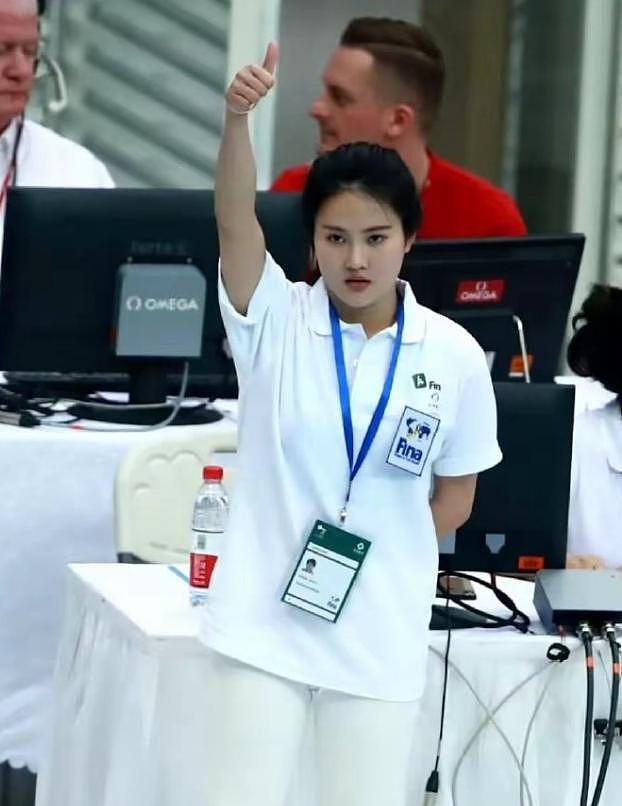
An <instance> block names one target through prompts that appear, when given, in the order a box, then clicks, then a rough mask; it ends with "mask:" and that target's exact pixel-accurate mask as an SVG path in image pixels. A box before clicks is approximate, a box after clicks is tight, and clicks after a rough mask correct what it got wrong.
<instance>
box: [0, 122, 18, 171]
mask: <svg viewBox="0 0 622 806" xmlns="http://www.w3.org/2000/svg"><path fill="white" fill-rule="evenodd" d="M18 121H19V119H18V118H13V120H12V121H11V122H10V123H9V125H8V126H7V128H6V129H5V130H4V131H3V132H2V134H0V160H2V162H4V163H5V164H7V165H8V163H9V160H10V159H11V157H12V156H13V149H14V148H15V139H16V138H17V129H18V125H19V124H18Z"/></svg>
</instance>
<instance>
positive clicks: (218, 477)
mask: <svg viewBox="0 0 622 806" xmlns="http://www.w3.org/2000/svg"><path fill="white" fill-rule="evenodd" d="M222 476H223V470H222V467H219V466H217V465H208V466H207V467H204V468H203V484H202V485H201V487H200V489H199V492H198V494H197V498H196V501H195V503H194V514H193V516H192V551H191V552H190V604H191V605H193V606H195V605H201V604H205V602H206V601H207V597H208V591H209V586H210V581H211V578H212V574H213V573H214V568H215V567H216V563H217V562H218V555H219V553H220V544H221V541H222V536H223V533H224V531H225V529H226V528H227V519H228V516H229V499H228V498H227V493H226V492H225V489H224V487H223V486H222Z"/></svg>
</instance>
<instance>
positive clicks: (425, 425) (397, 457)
mask: <svg viewBox="0 0 622 806" xmlns="http://www.w3.org/2000/svg"><path fill="white" fill-rule="evenodd" d="M440 423H441V421H440V420H439V419H438V418H437V417H432V416H431V415H430V414H424V413H423V412H422V411H417V410H416V409H411V408H409V407H408V406H406V407H405V408H404V413H403V414H402V417H401V419H400V422H399V425H398V427H397V431H396V432H395V436H394V438H393V442H392V444H391V450H390V451H389V455H388V457H387V463H388V464H390V465H394V466H395V467H399V468H400V469H401V470H406V471H407V472H408V473H412V474H413V475H415V476H420V475H421V474H422V473H423V469H424V467H425V464H426V462H427V461H428V456H429V453H430V450H431V448H432V443H433V442H434V437H435V436H436V432H437V431H438V427H439V425H440Z"/></svg>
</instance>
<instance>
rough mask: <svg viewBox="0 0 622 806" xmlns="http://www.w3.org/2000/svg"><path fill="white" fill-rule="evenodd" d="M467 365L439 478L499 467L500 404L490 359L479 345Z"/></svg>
mask: <svg viewBox="0 0 622 806" xmlns="http://www.w3.org/2000/svg"><path fill="white" fill-rule="evenodd" d="M468 358H469V359H470V360H468V361H467V362H465V363H466V364H467V366H468V367H469V370H468V371H467V373H466V375H465V377H464V378H463V379H461V382H460V383H459V391H458V401H457V404H456V416H455V419H454V423H453V427H452V428H451V430H450V431H449V433H448V434H447V436H446V438H445V441H444V443H443V446H442V448H441V451H440V453H439V455H438V457H437V458H436V461H435V462H434V466H433V472H434V474H435V475H436V476H468V475H471V474H473V473H480V472H481V471H482V470H487V469H488V468H490V467H494V465H496V464H498V463H499V462H500V461H501V459H502V454H501V451H500V449H499V444H498V442H497V404H496V400H495V393H494V389H493V385H492V379H491V377H490V371H489V370H488V365H487V363H486V358H485V355H484V353H483V351H482V350H481V348H480V347H479V346H478V345H473V349H472V353H471V354H470V355H469V357H468Z"/></svg>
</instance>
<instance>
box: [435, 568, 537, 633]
mask: <svg viewBox="0 0 622 806" xmlns="http://www.w3.org/2000/svg"><path fill="white" fill-rule="evenodd" d="M445 577H458V578H460V579H468V580H469V581H470V582H472V583H474V584H476V585H481V586H483V587H484V588H488V590H490V591H492V592H493V593H494V594H495V596H496V598H497V600H498V601H499V602H500V603H501V604H502V605H503V606H504V607H505V608H507V609H508V610H509V611H510V614H511V615H510V616H509V618H507V617H503V616H497V615H495V614H493V613H487V612H486V611H484V610H480V609H479V608H477V607H474V606H473V605H472V604H469V603H468V602H466V601H464V599H460V598H458V597H455V596H453V595H452V594H451V591H449V590H448V591H447V592H446V596H447V598H448V599H449V600H450V601H451V602H453V603H454V604H457V605H459V606H460V607H461V608H462V609H463V610H467V611H468V612H469V613H473V614H474V615H476V616H479V617H480V618H481V619H482V621H481V623H476V624H473V626H474V627H482V628H484V629H497V628H499V627H514V629H516V630H518V631H519V632H522V633H527V632H529V627H530V626H531V620H530V618H529V616H528V615H527V614H526V613H523V611H522V610H519V609H518V607H517V606H516V604H515V602H514V600H513V599H512V598H511V596H508V594H507V593H505V592H504V591H502V590H501V589H500V588H499V587H498V586H497V584H496V582H495V581H494V580H491V581H490V582H487V581H486V580H484V579H481V578H480V577H476V576H473V575H472V574H467V573H465V572H464V571H441V572H439V575H438V579H439V580H441V579H443V578H445ZM448 587H449V586H448V585H444V586H443V588H448Z"/></svg>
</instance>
